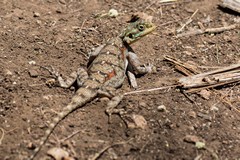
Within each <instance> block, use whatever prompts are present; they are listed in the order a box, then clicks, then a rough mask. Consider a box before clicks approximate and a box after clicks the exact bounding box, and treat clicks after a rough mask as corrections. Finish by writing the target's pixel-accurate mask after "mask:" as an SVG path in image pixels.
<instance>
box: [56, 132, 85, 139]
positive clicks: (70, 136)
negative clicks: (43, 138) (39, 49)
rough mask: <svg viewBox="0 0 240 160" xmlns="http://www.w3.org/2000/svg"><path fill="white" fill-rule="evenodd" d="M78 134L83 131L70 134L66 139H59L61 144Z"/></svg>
mask: <svg viewBox="0 0 240 160" xmlns="http://www.w3.org/2000/svg"><path fill="white" fill-rule="evenodd" d="M80 132H82V133H83V132H84V131H82V130H78V131H75V132H74V133H72V134H70V135H69V136H67V137H65V138H63V139H61V140H60V141H61V142H64V141H66V140H68V139H70V138H72V137H73V136H75V135H76V134H78V133H80Z"/></svg>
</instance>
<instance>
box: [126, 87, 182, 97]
mask: <svg viewBox="0 0 240 160" xmlns="http://www.w3.org/2000/svg"><path fill="white" fill-rule="evenodd" d="M178 86H179V85H177V84H176V85H171V86H163V87H158V88H151V89H143V90H136V91H132V92H125V93H124V94H123V95H124V96H125V95H130V94H137V93H142V92H152V91H158V90H163V89H170V88H173V87H178Z"/></svg>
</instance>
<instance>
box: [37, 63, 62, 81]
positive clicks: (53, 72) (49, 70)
mask: <svg viewBox="0 0 240 160" xmlns="http://www.w3.org/2000/svg"><path fill="white" fill-rule="evenodd" d="M41 68H43V69H45V70H47V71H48V72H49V73H50V74H51V75H53V76H54V78H55V79H57V78H58V77H59V76H60V74H59V73H58V72H57V71H56V70H55V69H54V67H53V66H49V67H45V66H41Z"/></svg>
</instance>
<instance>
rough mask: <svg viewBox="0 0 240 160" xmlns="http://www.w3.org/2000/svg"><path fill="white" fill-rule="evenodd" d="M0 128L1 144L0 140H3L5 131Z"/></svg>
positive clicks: (0, 143)
mask: <svg viewBox="0 0 240 160" xmlns="http://www.w3.org/2000/svg"><path fill="white" fill-rule="evenodd" d="M0 130H1V132H2V136H1V138H0V145H2V140H3V138H4V135H5V131H4V129H3V128H0Z"/></svg>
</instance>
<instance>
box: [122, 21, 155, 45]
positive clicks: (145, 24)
mask: <svg viewBox="0 0 240 160" xmlns="http://www.w3.org/2000/svg"><path fill="white" fill-rule="evenodd" d="M155 28H156V26H155V25H154V24H153V23H152V22H151V21H149V20H148V19H143V18H140V17H136V16H133V17H132V19H131V20H130V21H129V25H128V26H127V28H126V29H124V30H123V32H122V33H121V35H120V38H122V40H123V41H124V42H126V43H128V44H131V43H133V42H135V41H137V40H138V39H140V38H142V37H143V36H145V35H147V34H149V33H151V32H152V31H153V30H154V29H155Z"/></svg>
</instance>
